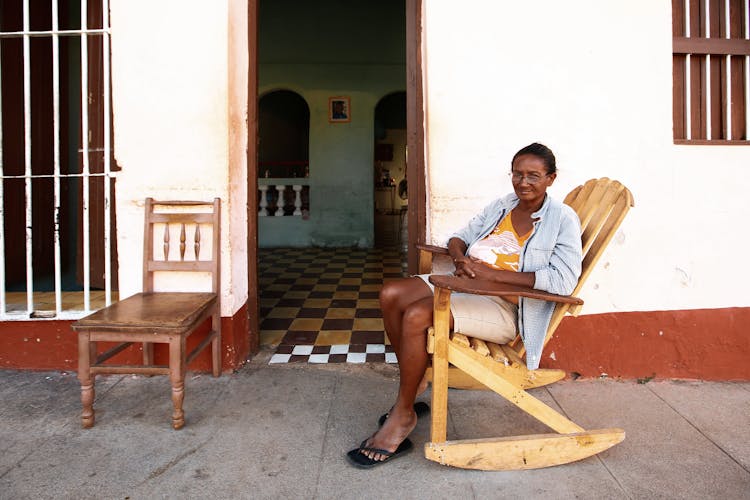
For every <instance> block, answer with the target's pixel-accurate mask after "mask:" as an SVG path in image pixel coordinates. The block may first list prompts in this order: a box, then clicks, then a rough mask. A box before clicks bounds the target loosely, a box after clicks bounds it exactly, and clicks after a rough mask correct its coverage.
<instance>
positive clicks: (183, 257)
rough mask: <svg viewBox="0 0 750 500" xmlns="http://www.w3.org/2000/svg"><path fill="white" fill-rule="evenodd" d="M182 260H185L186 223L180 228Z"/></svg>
mask: <svg viewBox="0 0 750 500" xmlns="http://www.w3.org/2000/svg"><path fill="white" fill-rule="evenodd" d="M180 260H185V223H184V222H183V223H182V227H181V228H180Z"/></svg>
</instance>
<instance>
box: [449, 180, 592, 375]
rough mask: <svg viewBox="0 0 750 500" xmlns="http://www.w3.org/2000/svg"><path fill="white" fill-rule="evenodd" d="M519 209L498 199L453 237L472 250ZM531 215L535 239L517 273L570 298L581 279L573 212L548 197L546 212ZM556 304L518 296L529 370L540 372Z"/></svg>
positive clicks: (510, 200) (510, 198)
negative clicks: (525, 273) (533, 277)
mask: <svg viewBox="0 0 750 500" xmlns="http://www.w3.org/2000/svg"><path fill="white" fill-rule="evenodd" d="M516 205H518V197H517V196H516V195H515V193H511V194H509V195H507V196H505V197H503V198H498V199H497V200H495V201H493V202H492V203H490V204H489V205H487V206H486V207H484V209H483V210H482V211H481V212H480V213H479V214H477V215H476V216H474V217H473V218H472V219H471V220H470V221H469V223H468V224H467V225H466V226H465V227H464V228H463V229H461V230H460V231H458V232H456V233H455V234H453V235H451V238H460V239H461V240H463V241H464V243H466V245H467V247H468V248H467V252H466V253H467V255H468V253H469V250H470V249H471V247H472V245H474V244H475V243H476V242H478V241H479V240H481V239H483V238H484V237H486V236H487V235H488V234H490V232H492V230H493V229H495V227H496V226H497V224H498V223H499V222H500V221H501V220H502V219H503V218H505V217H506V216H507V215H508V214H509V213H510V211H511V210H512V209H513V207H515V206H516ZM531 216H532V217H533V218H535V219H537V221H536V222H534V227H533V230H532V233H531V236H529V238H528V239H527V240H526V243H525V244H524V246H523V248H522V249H521V255H520V257H519V269H520V270H521V271H523V272H533V273H534V275H535V281H534V288H536V289H539V290H545V291H547V292H551V293H556V294H559V295H570V294H571V293H572V292H573V290H574V289H575V287H576V284H578V278H579V276H580V275H581V260H582V258H583V257H582V252H581V223H580V221H579V220H578V216H577V215H576V213H575V212H574V211H573V209H572V208H570V207H569V206H567V205H565V204H564V203H561V202H559V201H557V200H553V199H552V198H551V197H550V196H549V195H547V196H546V197H545V200H544V203H543V204H542V208H540V209H539V211H537V212H534V213H533V214H531ZM554 309H555V303H554V302H549V301H546V300H537V299H529V298H526V297H520V298H519V301H518V331H519V333H520V334H521V338H522V339H523V343H524V346H526V366H527V367H528V368H529V369H530V370H536V369H537V368H539V361H540V360H541V356H542V348H543V347H544V337H545V336H546V334H547V327H548V326H549V322H550V319H551V318H552V312H553V311H554Z"/></svg>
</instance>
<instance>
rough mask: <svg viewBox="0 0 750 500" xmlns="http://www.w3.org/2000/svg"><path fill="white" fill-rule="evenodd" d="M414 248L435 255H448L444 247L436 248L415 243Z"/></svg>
mask: <svg viewBox="0 0 750 500" xmlns="http://www.w3.org/2000/svg"><path fill="white" fill-rule="evenodd" d="M414 246H415V247H417V250H423V251H425V252H430V253H432V254H435V255H449V254H448V249H447V248H445V247H438V246H435V245H424V244H422V243H417V244H415V245H414Z"/></svg>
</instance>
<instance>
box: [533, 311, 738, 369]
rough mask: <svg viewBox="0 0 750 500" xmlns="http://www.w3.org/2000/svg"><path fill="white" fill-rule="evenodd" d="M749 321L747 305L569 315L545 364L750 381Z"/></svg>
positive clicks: (569, 367) (573, 367)
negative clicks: (724, 307)
mask: <svg viewBox="0 0 750 500" xmlns="http://www.w3.org/2000/svg"><path fill="white" fill-rule="evenodd" d="M748 325H750V308H747V307H734V308H726V309H690V310H685V311H648V312H627V313H607V314H592V315H585V316H579V317H577V318H573V317H568V318H565V320H564V321H563V322H562V323H561V325H560V327H559V328H558V329H557V332H556V334H555V336H554V337H553V338H552V339H551V340H550V342H549V344H547V347H546V348H545V351H544V356H543V358H544V359H543V362H542V366H545V367H548V368H560V369H564V370H566V371H568V372H577V373H579V374H581V375H582V376H585V377H598V376H600V375H601V374H603V373H606V374H607V376H608V377H621V378H626V379H635V378H646V377H657V378H687V379H703V380H750V335H749V334H748V331H749V329H748ZM553 353H554V358H555V359H554V360H553V359H551V357H550V356H552V355H553Z"/></svg>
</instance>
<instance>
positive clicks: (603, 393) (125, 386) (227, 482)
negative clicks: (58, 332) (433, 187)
mask: <svg viewBox="0 0 750 500" xmlns="http://www.w3.org/2000/svg"><path fill="white" fill-rule="evenodd" d="M269 356H270V352H263V353H261V354H260V355H258V356H257V357H256V358H255V359H254V360H253V362H251V363H250V364H248V365H247V366H245V367H244V368H243V369H242V370H240V371H239V372H238V373H235V374H231V375H224V376H222V377H221V378H219V379H214V378H212V377H210V376H207V375H202V374H191V375H190V376H189V379H188V381H187V384H186V385H187V397H186V400H185V409H186V412H187V425H186V427H185V428H184V429H183V430H181V431H173V430H171V428H170V426H169V423H170V407H171V400H170V398H169V385H168V382H167V379H166V378H165V377H153V378H134V377H131V376H124V377H122V376H111V377H100V378H99V380H98V383H97V400H96V408H97V418H98V420H97V425H96V426H95V427H94V428H93V429H89V430H83V429H81V428H80V426H79V411H80V408H79V399H78V395H79V386H78V382H77V380H76V378H75V374H60V373H31V372H12V371H0V401H2V404H1V405H0V498H2V499H23V498H34V499H37V498H56V499H60V498H65V499H67V498H71V499H72V498H75V499H80V498H97V499H99V498H113V499H115V498H120V499H125V498H130V499H140V498H214V499H223V498H313V499H324V498H358V499H359V498H518V497H527V498H528V497H531V498H554V499H558V498H596V499H602V498H607V499H609V498H649V499H650V498H696V499H706V498H721V499H735V498H750V383H705V382H662V381H651V382H649V383H647V384H638V383H636V382H631V381H627V382H619V381H613V380H577V381H566V382H562V383H558V384H556V385H553V386H552V387H550V388H548V389H547V388H543V389H538V390H536V391H535V394H536V395H537V396H538V397H539V398H541V399H542V400H544V401H545V402H547V403H548V404H551V405H553V406H555V407H557V408H561V409H562V410H563V411H564V412H565V413H566V414H567V415H569V416H570V417H571V418H572V419H573V420H574V421H576V422H577V423H579V424H580V425H583V426H584V427H587V428H605V427H623V428H624V429H625V430H626V432H627V438H626V439H625V441H624V442H623V443H621V444H620V445H618V446H616V447H614V448H612V449H610V450H608V451H606V452H604V453H602V454H600V455H599V456H596V457H592V458H589V459H586V460H583V461H581V462H577V463H574V464H569V465H565V466H559V467H552V468H549V469H543V470H535V471H520V472H478V471H468V470H459V469H453V468H447V467H443V466H440V465H438V464H436V463H434V462H430V461H428V460H426V459H425V458H424V457H423V456H422V454H421V452H420V450H421V445H422V444H423V443H424V442H425V441H426V440H427V435H428V420H421V421H420V423H419V425H418V426H417V429H416V431H415V432H414V434H413V436H412V438H413V440H414V441H415V444H416V445H417V446H416V448H417V450H415V452H413V453H411V454H410V455H408V456H406V457H403V458H399V459H398V460H397V461H394V462H393V463H390V464H387V465H384V466H381V467H379V468H377V469H375V470H370V471H361V470H357V469H354V468H352V467H350V466H349V465H348V464H347V462H346V461H345V460H344V458H343V455H344V452H345V451H346V450H348V449H350V448H352V447H353V446H355V445H356V444H357V443H359V441H361V440H362V439H364V438H365V437H366V436H367V435H368V434H369V433H371V432H372V431H373V430H374V428H375V420H376V419H377V416H378V415H379V414H380V413H382V412H383V411H384V410H386V409H387V408H388V407H389V406H390V403H391V398H392V395H393V394H394V391H395V388H396V375H397V371H396V368H395V367H393V366H389V365H385V364H368V365H349V364H347V365H326V366H313V365H268V364H267V361H268V358H269ZM450 401H451V409H450V421H449V433H450V435H452V436H455V437H490V436H493V435H495V436H496V435H513V434H527V433H539V432H547V430H546V429H545V428H544V426H542V425H541V424H538V423H537V422H536V421H535V420H533V419H531V418H529V417H527V416H526V415H525V414H523V413H522V412H520V411H518V410H516V409H515V408H513V407H511V406H509V405H508V404H506V403H504V402H503V401H502V400H501V399H500V398H498V397H496V396H494V395H493V394H491V393H486V392H473V391H451V394H450Z"/></svg>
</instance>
